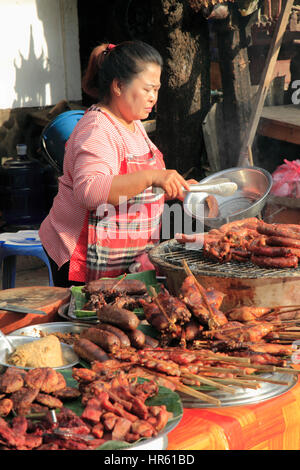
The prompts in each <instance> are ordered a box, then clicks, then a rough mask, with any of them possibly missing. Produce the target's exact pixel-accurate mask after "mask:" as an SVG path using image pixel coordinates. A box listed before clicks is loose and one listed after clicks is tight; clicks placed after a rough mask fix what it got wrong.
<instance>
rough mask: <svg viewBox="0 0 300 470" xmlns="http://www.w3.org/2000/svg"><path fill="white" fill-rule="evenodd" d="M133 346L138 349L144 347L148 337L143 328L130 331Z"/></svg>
mask: <svg viewBox="0 0 300 470" xmlns="http://www.w3.org/2000/svg"><path fill="white" fill-rule="evenodd" d="M128 336H129V339H130V343H131V346H133V347H134V348H136V349H143V347H144V345H145V341H146V337H145V335H144V333H143V332H142V331H141V330H138V329H136V330H133V331H130V332H129V333H128Z"/></svg>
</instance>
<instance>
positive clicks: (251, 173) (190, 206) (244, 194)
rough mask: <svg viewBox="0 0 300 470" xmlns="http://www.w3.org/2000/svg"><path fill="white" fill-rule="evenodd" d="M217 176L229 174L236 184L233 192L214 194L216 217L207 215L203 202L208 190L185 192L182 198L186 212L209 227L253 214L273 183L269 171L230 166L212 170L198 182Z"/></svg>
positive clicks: (222, 176) (223, 176)
mask: <svg viewBox="0 0 300 470" xmlns="http://www.w3.org/2000/svg"><path fill="white" fill-rule="evenodd" d="M216 178H228V179H229V180H230V181H233V182H234V183H236V184H237V186H238V189H237V191H236V192H235V193H234V194H233V195H232V196H229V197H222V196H215V198H216V200H217V202H218V206H219V215H218V217H215V218H212V217H207V215H208V208H207V206H206V204H205V199H206V197H207V196H208V194H207V193H187V195H186V197H185V199H184V201H183V208H184V211H185V212H186V214H188V215H189V216H190V217H194V218H196V219H197V220H200V221H201V222H202V223H203V225H206V226H208V227H210V228H218V227H220V226H221V225H223V224H225V223H227V222H231V221H233V220H241V219H246V218H248V217H256V216H257V215H258V214H259V213H260V212H261V210H262V209H263V207H264V205H265V203H266V200H267V196H268V194H269V192H270V190H271V187H272V176H271V175H270V173H269V172H268V171H266V170H264V169H262V168H257V167H247V168H238V167H237V168H229V169H227V170H223V171H219V172H218V173H214V174H213V175H211V176H208V177H206V178H204V179H203V180H201V181H199V183H207V182H209V183H212V182H213V180H214V179H216Z"/></svg>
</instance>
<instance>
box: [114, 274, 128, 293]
mask: <svg viewBox="0 0 300 470" xmlns="http://www.w3.org/2000/svg"><path fill="white" fill-rule="evenodd" d="M126 276H127V273H125V274H123V276H122V277H121V279H119V280H118V281H117V282H116V284H114V286H113V289H115V288H116V287H117V286H118V285H119V284H121V282H122V281H123V280H124V279H125V277H126Z"/></svg>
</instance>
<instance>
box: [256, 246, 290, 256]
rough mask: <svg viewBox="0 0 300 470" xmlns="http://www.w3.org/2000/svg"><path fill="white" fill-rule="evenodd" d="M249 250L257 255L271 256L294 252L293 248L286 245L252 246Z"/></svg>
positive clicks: (287, 254)
mask: <svg viewBox="0 0 300 470" xmlns="http://www.w3.org/2000/svg"><path fill="white" fill-rule="evenodd" d="M249 251H251V252H252V253H253V254H254V255H257V256H270V257H271V258H275V257H278V256H291V255H292V254H293V253H292V251H291V249H290V248H288V247H286V246H252V247H251V246H250V247H249Z"/></svg>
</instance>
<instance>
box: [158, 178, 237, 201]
mask: <svg viewBox="0 0 300 470" xmlns="http://www.w3.org/2000/svg"><path fill="white" fill-rule="evenodd" d="M237 189H238V185H237V184H236V183H234V182H233V181H230V180H229V179H228V178H216V179H214V180H212V181H211V182H207V183H198V184H190V189H189V190H187V189H185V188H184V187H182V191H183V192H184V193H209V194H216V195H217V196H223V197H228V196H231V195H232V194H234V193H235V191H236V190H237ZM152 191H153V193H154V194H162V193H163V192H164V190H163V189H161V188H158V187H153V188H152Z"/></svg>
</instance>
